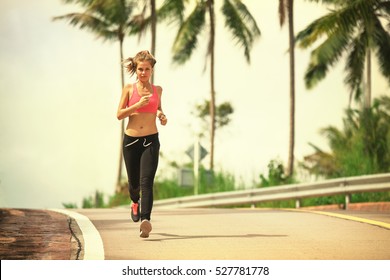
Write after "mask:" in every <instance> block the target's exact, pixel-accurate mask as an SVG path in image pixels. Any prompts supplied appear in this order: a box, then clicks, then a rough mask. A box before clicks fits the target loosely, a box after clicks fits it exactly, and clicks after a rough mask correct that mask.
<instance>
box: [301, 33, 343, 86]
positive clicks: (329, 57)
mask: <svg viewBox="0 0 390 280" xmlns="http://www.w3.org/2000/svg"><path fill="white" fill-rule="evenodd" d="M349 40H350V39H349V36H347V34H343V33H334V34H332V35H331V36H330V37H329V38H328V39H327V40H326V41H325V42H323V43H322V44H321V45H320V46H318V47H317V48H316V49H314V50H313V51H312V53H311V60H310V64H309V67H308V69H307V71H306V73H305V84H306V87H307V88H309V89H310V88H313V87H314V86H315V85H316V84H317V83H318V82H319V81H321V80H322V79H324V78H325V77H326V74H327V72H328V69H329V68H330V67H331V66H333V64H334V63H336V62H337V61H338V59H339V58H340V57H341V55H342V53H343V52H344V51H345V49H346V48H347V46H348V43H349Z"/></svg>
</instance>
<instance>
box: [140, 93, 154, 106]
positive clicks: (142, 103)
mask: <svg viewBox="0 0 390 280" xmlns="http://www.w3.org/2000/svg"><path fill="white" fill-rule="evenodd" d="M151 96H152V95H151V94H148V95H144V96H142V97H141V99H140V100H139V101H138V104H139V108H140V107H143V106H145V105H148V104H149V100H150V97H151Z"/></svg>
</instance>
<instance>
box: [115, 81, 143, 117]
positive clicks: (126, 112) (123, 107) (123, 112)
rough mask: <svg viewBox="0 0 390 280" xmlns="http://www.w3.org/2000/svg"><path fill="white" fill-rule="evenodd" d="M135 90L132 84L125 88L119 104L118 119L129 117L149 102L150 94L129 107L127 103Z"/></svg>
mask: <svg viewBox="0 0 390 280" xmlns="http://www.w3.org/2000/svg"><path fill="white" fill-rule="evenodd" d="M132 92H133V86H132V85H127V86H125V87H124V88H123V90H122V96H121V99H120V101H119V106H118V111H117V113H116V117H117V118H118V120H122V119H124V118H127V117H129V116H131V115H132V114H134V113H135V111H137V109H139V108H141V107H142V106H145V105H146V104H148V103H149V98H150V97H149V96H143V97H141V99H140V100H139V101H138V102H137V103H135V104H133V105H131V106H130V107H127V104H128V102H129V99H130V98H131V94H132Z"/></svg>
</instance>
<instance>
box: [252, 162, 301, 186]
mask: <svg viewBox="0 0 390 280" xmlns="http://www.w3.org/2000/svg"><path fill="white" fill-rule="evenodd" d="M294 182H295V181H294V179H293V177H289V176H286V173H285V171H284V166H283V163H282V162H281V161H279V160H276V159H275V160H271V161H270V162H269V163H268V177H265V176H264V175H263V174H260V185H259V186H260V187H270V186H281V185H286V184H292V183H294Z"/></svg>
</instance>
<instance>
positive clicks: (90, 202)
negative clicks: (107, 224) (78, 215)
mask: <svg viewBox="0 0 390 280" xmlns="http://www.w3.org/2000/svg"><path fill="white" fill-rule="evenodd" d="M105 207H107V206H106V205H105V203H104V194H103V193H102V192H99V191H96V192H95V195H93V196H89V197H87V198H84V199H83V204H82V208H105Z"/></svg>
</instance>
